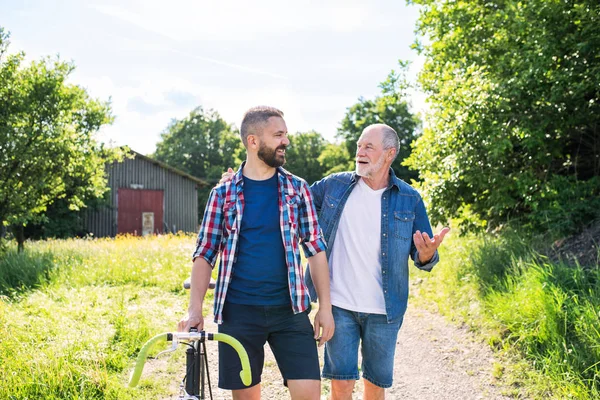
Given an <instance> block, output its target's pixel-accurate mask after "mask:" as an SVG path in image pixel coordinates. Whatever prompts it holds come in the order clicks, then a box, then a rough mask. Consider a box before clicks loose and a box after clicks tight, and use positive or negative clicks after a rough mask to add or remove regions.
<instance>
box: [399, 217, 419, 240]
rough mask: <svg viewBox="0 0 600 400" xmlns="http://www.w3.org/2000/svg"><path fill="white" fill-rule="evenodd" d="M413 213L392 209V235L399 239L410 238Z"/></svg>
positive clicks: (413, 218)
mask: <svg viewBox="0 0 600 400" xmlns="http://www.w3.org/2000/svg"><path fill="white" fill-rule="evenodd" d="M414 222H415V213H414V212H410V211H394V236H395V237H397V238H399V239H401V240H407V241H408V240H412V233H413V225H414Z"/></svg>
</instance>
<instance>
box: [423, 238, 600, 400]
mask: <svg viewBox="0 0 600 400" xmlns="http://www.w3.org/2000/svg"><path fill="white" fill-rule="evenodd" d="M528 243H529V242H528V241H526V240H524V239H521V238H520V237H519V236H518V235H515V234H506V235H504V236H502V237H496V238H491V237H476V236H469V237H457V236H450V237H448V239H447V240H446V241H445V243H444V248H443V249H442V252H441V253H442V254H441V257H442V260H443V261H442V263H441V264H440V265H439V266H438V267H436V269H434V272H433V273H431V274H426V273H423V272H420V271H419V272H417V273H416V274H415V275H417V276H416V279H415V277H414V276H413V281H416V282H419V284H418V285H416V289H417V290H418V292H419V293H420V295H419V296H416V297H415V298H414V300H415V301H418V302H422V303H427V302H434V303H436V304H437V306H438V308H439V310H440V311H441V312H442V313H443V314H445V315H447V316H449V317H450V318H452V319H454V320H457V321H459V322H460V323H466V324H467V325H469V326H470V327H471V329H472V330H474V331H477V332H478V333H479V334H481V335H482V336H484V337H485V338H487V340H488V342H489V344H490V345H491V346H492V347H494V348H495V349H497V350H499V351H500V352H501V354H502V355H503V356H504V358H503V363H504V364H508V366H507V367H505V366H503V365H495V366H494V368H493V375H494V377H496V378H498V379H504V380H506V381H507V382H509V383H512V385H513V388H514V393H508V394H516V393H519V392H522V391H525V392H526V393H527V395H528V396H530V397H532V398H544V399H546V398H554V399H565V398H573V399H597V398H600V286H599V284H600V270H599V269H598V268H596V269H593V270H584V269H582V268H574V267H569V266H567V265H563V264H561V263H554V262H550V261H549V260H548V259H546V258H545V257H543V256H541V255H539V254H538V253H536V252H535V251H534V249H533V248H532V247H531V246H530V245H529V244H528Z"/></svg>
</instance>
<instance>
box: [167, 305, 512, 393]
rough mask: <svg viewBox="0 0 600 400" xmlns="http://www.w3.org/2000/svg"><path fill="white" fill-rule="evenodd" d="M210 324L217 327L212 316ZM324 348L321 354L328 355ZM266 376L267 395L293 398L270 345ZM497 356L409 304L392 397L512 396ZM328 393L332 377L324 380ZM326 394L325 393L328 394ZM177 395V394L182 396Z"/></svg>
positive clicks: (213, 358) (214, 358) (211, 353)
mask: <svg viewBox="0 0 600 400" xmlns="http://www.w3.org/2000/svg"><path fill="white" fill-rule="evenodd" d="M205 328H206V330H207V331H212V332H216V326H215V324H214V323H213V322H212V321H207V323H206V327H205ZM208 347H209V350H208V351H209V360H210V364H211V366H212V367H211V370H212V371H211V380H212V381H213V396H214V398H215V399H230V398H231V395H230V394H229V392H227V391H222V390H220V389H218V388H217V387H216V381H217V360H218V357H217V351H216V347H217V346H214V345H212V343H211V344H210V345H209V346H208ZM322 352H323V350H322V349H321V350H320V353H321V354H320V359H321V360H323V354H322ZM266 354H267V356H266V362H265V369H264V372H263V379H262V382H263V383H262V398H263V399H273V400H277V399H289V395H288V392H287V389H286V388H285V387H284V386H283V384H282V379H281V375H280V374H279V371H278V370H277V365H276V363H275V361H274V358H273V355H272V353H271V352H270V350H269V348H268V346H267V347H266ZM493 364H494V357H493V355H492V352H491V351H490V349H489V348H488V346H486V345H485V344H483V343H481V342H477V341H475V339H474V337H473V335H472V334H471V333H470V332H468V331H467V330H466V329H462V328H459V327H456V326H453V325H451V324H449V323H448V322H447V321H446V320H444V318H443V317H441V316H439V315H437V314H435V313H432V312H429V311H426V310H423V309H419V308H416V307H415V306H413V305H410V306H409V311H408V312H407V314H406V316H405V320H404V324H403V326H402V329H401V330H400V335H399V337H398V344H397V347H396V362H395V368H394V385H393V386H392V388H390V389H388V390H387V398H388V399H415V400H441V399H460V400H471V399H473V400H475V399H509V397H506V396H503V395H502V394H501V388H499V387H497V386H495V385H494V378H493V377H492V369H493ZM323 385H324V388H325V389H324V391H323V392H324V393H326V394H327V393H328V392H329V381H327V380H324V381H323ZM326 394H325V395H324V396H323V398H326V397H327V396H326ZM176 398H177V397H176V396H175V397H171V399H176ZM361 398H362V384H360V383H358V384H357V385H356V388H355V393H354V399H361Z"/></svg>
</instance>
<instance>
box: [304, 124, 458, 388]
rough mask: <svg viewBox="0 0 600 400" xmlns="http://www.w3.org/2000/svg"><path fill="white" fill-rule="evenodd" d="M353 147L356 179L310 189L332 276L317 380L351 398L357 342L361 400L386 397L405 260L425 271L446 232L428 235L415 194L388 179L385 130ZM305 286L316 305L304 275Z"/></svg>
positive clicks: (391, 146)
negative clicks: (327, 334)
mask: <svg viewBox="0 0 600 400" xmlns="http://www.w3.org/2000/svg"><path fill="white" fill-rule="evenodd" d="M357 145H358V146H357V152H356V171H355V172H354V173H352V172H343V173H338V174H333V175H330V176H327V177H325V178H324V179H322V180H320V181H319V182H316V183H314V184H313V185H312V186H311V190H312V192H313V197H314V202H315V206H316V207H317V211H318V213H319V223H320V225H321V227H322V229H323V232H324V236H325V240H326V241H327V256H328V260H329V267H330V270H331V304H332V305H333V317H334V320H335V325H336V330H335V333H334V335H333V337H332V338H331V340H330V341H329V342H327V344H326V345H325V366H324V368H323V374H322V376H323V377H324V378H329V379H332V383H331V394H332V400H346V399H348V400H351V399H352V390H353V387H354V383H355V380H357V379H359V373H358V349H359V344H360V342H362V346H361V347H362V348H361V350H362V368H361V369H362V375H363V380H364V386H365V391H364V398H365V399H369V400H371V399H383V398H384V397H385V388H388V387H390V386H391V385H392V377H393V368H394V352H395V348H396V339H397V336H398V331H399V330H400V326H401V325H402V319H403V317H404V312H405V311H406V306H407V301H408V258H409V257H411V258H412V259H413V260H414V264H415V265H416V266H417V267H418V268H420V269H422V270H426V271H429V270H431V268H433V266H434V265H435V264H436V263H437V262H438V260H439V257H438V253H437V248H438V247H439V245H440V244H441V243H442V240H443V238H444V235H446V233H447V232H448V231H449V228H444V229H442V231H441V232H440V233H439V234H438V235H435V236H434V235H432V231H431V225H430V223H429V219H428V217H427V213H426V211H425V205H424V204H423V200H422V199H421V196H420V195H419V193H418V192H417V191H416V190H415V189H413V188H412V187H411V186H410V185H408V184H407V183H405V182H403V181H402V180H400V179H398V178H397V177H396V176H395V175H394V171H393V170H392V168H391V165H392V162H393V161H394V159H395V158H396V155H397V154H398V150H399V146H400V144H399V140H398V135H397V134H396V132H395V131H394V130H393V129H392V128H391V127H389V126H387V125H384V124H376V125H371V126H368V127H367V128H365V130H364V131H363V133H362V135H361V136H360V138H359V140H358V143H357ZM307 283H308V286H309V289H311V297H312V298H313V299H315V298H316V293H315V292H314V291H313V290H312V288H313V287H314V286H313V285H312V282H311V277H310V273H307ZM327 300H328V299H326V302H327V303H326V304H328V303H329V301H327Z"/></svg>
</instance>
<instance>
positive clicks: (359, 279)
mask: <svg viewBox="0 0 600 400" xmlns="http://www.w3.org/2000/svg"><path fill="white" fill-rule="evenodd" d="M384 191H385V188H383V189H380V190H373V189H371V188H370V187H369V186H368V185H367V184H366V183H365V182H364V181H363V180H362V179H359V181H358V183H357V184H356V187H355V188H354V190H352V193H350V196H349V197H348V200H347V202H346V205H345V206H344V210H343V211H342V216H341V218H340V223H339V226H338V229H337V233H336V235H335V242H334V244H333V248H332V249H331V256H330V258H329V267H330V268H331V303H332V304H333V305H334V306H337V307H340V308H344V309H347V310H351V311H355V312H365V313H371V314H385V313H386V311H385V299H384V297H383V287H382V283H381V261H380V257H379V253H380V251H381V195H382V194H383V192H384Z"/></svg>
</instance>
